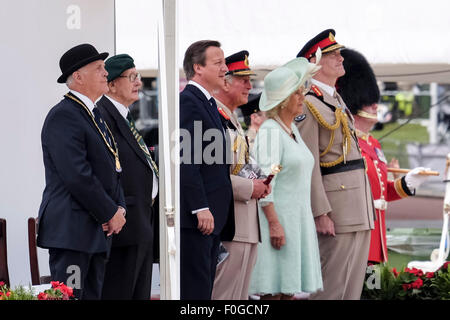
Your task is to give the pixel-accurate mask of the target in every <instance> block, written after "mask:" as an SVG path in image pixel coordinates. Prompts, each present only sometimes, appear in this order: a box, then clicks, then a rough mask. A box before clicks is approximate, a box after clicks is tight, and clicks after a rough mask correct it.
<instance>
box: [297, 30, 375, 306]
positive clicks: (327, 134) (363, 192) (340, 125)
mask: <svg viewBox="0 0 450 320" xmlns="http://www.w3.org/2000/svg"><path fill="white" fill-rule="evenodd" d="M335 35H336V32H335V31H334V30H333V29H327V30H324V31H323V32H321V33H320V34H318V35H317V36H315V37H314V38H313V39H311V40H310V41H309V42H308V43H307V44H306V45H305V46H304V47H303V48H302V49H301V50H300V52H299V53H298V55H297V57H305V58H307V59H309V60H310V61H311V62H313V63H318V64H319V65H321V66H322V68H321V69H320V70H319V71H318V72H317V73H316V75H315V76H314V77H313V79H312V84H313V85H312V86H311V90H310V91H309V92H308V93H307V95H306V98H305V102H304V103H305V106H306V108H304V110H305V114H306V117H305V119H304V120H303V121H300V122H298V123H297V126H298V128H299V131H300V133H301V135H302V138H303V140H304V141H305V143H306V145H307V146H308V147H309V149H310V151H311V152H312V154H313V156H314V159H315V165H314V169H313V174H312V182H311V183H312V184H311V206H312V211H313V215H314V220H315V224H316V230H317V233H318V239H319V247H320V252H321V264H322V276H323V282H324V283H323V285H324V291H322V292H318V293H315V294H313V295H311V299H332V300H341V299H351V300H353V299H359V298H360V296H361V292H362V288H363V282H364V276H365V271H366V264H367V256H368V253H369V244H370V230H371V229H373V227H374V215H375V213H374V208H373V201H372V196H371V193H370V185H369V181H368V178H367V175H366V173H365V166H364V160H363V158H362V155H361V152H360V150H359V145H358V139H357V137H356V136H355V134H354V125H353V116H352V114H351V113H350V111H349V109H348V108H347V107H346V105H345V102H344V100H343V99H342V98H341V96H340V95H339V94H338V93H337V92H336V89H335V84H336V81H337V79H338V78H339V77H342V76H343V75H344V74H345V69H344V65H343V60H344V59H343V58H342V55H341V49H342V48H343V47H344V46H343V45H341V44H339V43H337V41H336V39H335Z"/></svg>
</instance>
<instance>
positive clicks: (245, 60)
mask: <svg viewBox="0 0 450 320" xmlns="http://www.w3.org/2000/svg"><path fill="white" fill-rule="evenodd" d="M244 65H245V66H246V67H250V65H249V64H248V57H247V55H245V59H244Z"/></svg>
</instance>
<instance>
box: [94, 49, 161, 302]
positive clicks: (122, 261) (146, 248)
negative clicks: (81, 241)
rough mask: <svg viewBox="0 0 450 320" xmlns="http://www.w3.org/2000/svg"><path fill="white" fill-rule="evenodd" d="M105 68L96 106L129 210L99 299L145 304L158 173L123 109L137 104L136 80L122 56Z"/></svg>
mask: <svg viewBox="0 0 450 320" xmlns="http://www.w3.org/2000/svg"><path fill="white" fill-rule="evenodd" d="M105 69H106V70H107V71H108V87H109V92H108V93H107V94H106V95H104V96H103V97H102V98H101V99H100V100H99V101H98V102H97V106H98V108H99V109H100V112H101V113H102V116H103V118H104V119H105V121H106V123H107V125H108V126H109V128H110V130H111V132H113V134H114V137H115V139H116V142H117V146H118V149H119V158H120V162H121V164H122V173H121V179H120V181H121V184H122V187H123V190H124V193H125V201H126V203H127V208H129V209H128V211H127V225H126V228H123V229H122V232H121V233H120V236H117V237H116V236H115V237H114V238H113V243H112V249H111V254H110V256H109V260H108V263H107V265H106V273H105V281H104V285H103V293H102V298H103V299H114V300H117V299H127V300H129V299H139V300H149V299H150V296H151V280H152V267H153V261H154V253H153V242H154V232H155V229H154V227H155V220H154V219H155V218H156V215H157V212H156V210H154V208H153V203H154V202H155V198H156V196H157V194H158V169H157V167H156V164H155V162H154V159H152V156H151V154H150V152H149V149H148V147H147V146H146V144H145V142H144V139H143V138H142V136H141V134H140V133H139V131H138V130H137V129H136V126H135V122H134V119H133V118H132V116H131V114H130V111H129V107H130V105H131V104H133V103H134V102H136V101H137V100H139V89H140V88H141V86H142V82H141V76H140V74H139V73H138V72H137V71H136V68H135V65H134V61H133V58H131V57H130V56H129V55H127V54H119V55H116V56H113V57H111V58H109V59H108V60H107V61H106V62H105ZM104 228H105V229H106V226H105V227H104Z"/></svg>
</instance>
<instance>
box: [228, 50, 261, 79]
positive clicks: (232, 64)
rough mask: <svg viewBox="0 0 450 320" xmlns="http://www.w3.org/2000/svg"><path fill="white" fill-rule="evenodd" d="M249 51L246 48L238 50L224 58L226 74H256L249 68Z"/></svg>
mask: <svg viewBox="0 0 450 320" xmlns="http://www.w3.org/2000/svg"><path fill="white" fill-rule="evenodd" d="M248 56H249V53H248V51H247V50H242V51H239V52H237V53H235V54H232V55H231V56H229V57H227V58H226V59H225V63H226V65H227V67H228V72H227V75H228V74H229V75H233V76H255V75H256V74H255V73H254V72H253V71H252V70H251V69H250V65H249V64H248Z"/></svg>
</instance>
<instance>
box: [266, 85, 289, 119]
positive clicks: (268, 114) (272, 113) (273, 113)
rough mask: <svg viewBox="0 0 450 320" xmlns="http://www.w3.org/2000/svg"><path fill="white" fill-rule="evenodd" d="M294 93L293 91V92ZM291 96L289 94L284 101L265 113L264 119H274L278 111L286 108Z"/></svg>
mask: <svg viewBox="0 0 450 320" xmlns="http://www.w3.org/2000/svg"><path fill="white" fill-rule="evenodd" d="M294 92H295V91H294ZM291 96H292V94H290V95H289V96H288V97H287V98H286V99H284V100H283V101H281V102H280V103H279V104H277V105H276V106H275V107H273V108H272V109H270V110H268V111H266V117H267V118H269V119H273V118H275V116H277V115H279V114H280V110H281V109H284V108H286V107H287V105H288V102H289V99H290V98H291Z"/></svg>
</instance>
